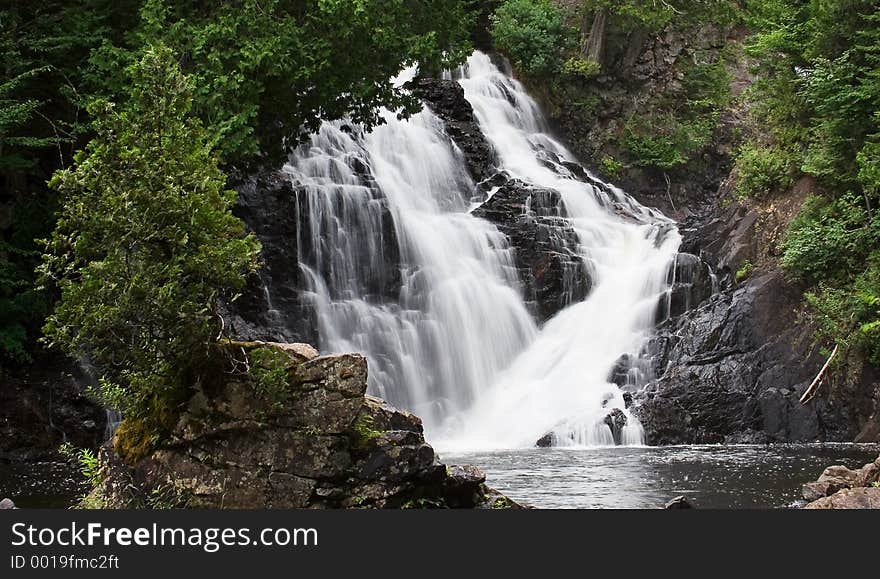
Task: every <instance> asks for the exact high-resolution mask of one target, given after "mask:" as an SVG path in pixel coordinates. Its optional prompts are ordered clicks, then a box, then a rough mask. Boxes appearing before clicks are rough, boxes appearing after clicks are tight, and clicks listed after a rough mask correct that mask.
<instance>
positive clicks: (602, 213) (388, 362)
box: [285, 52, 681, 450]
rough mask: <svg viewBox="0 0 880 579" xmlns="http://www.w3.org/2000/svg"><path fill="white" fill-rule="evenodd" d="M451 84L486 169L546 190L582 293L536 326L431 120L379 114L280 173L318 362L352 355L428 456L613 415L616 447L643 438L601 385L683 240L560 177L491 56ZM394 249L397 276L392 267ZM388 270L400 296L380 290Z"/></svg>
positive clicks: (573, 427) (338, 132) (601, 436)
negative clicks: (458, 91) (423, 442)
mask: <svg viewBox="0 0 880 579" xmlns="http://www.w3.org/2000/svg"><path fill="white" fill-rule="evenodd" d="M411 77H412V72H411V71H409V72H407V73H405V74H404V75H403V76H402V77H401V79H399V80H400V82H403V81H405V80H408V79H409V78H411ZM455 78H456V79H457V80H458V81H459V82H460V84H461V86H462V87H463V89H464V92H465V97H466V98H467V100H468V101H469V102H470V103H471V105H472V106H473V108H474V112H475V115H476V118H477V120H478V122H479V125H480V128H481V130H482V131H483V133H484V134H485V136H486V138H487V140H488V141H489V142H490V144H491V145H492V146H493V148H494V150H495V154H496V156H497V164H498V169H499V170H503V171H506V172H507V173H508V174H509V175H510V176H512V177H515V178H518V179H521V180H523V181H525V182H527V183H531V184H534V185H537V186H540V187H543V188H551V189H555V190H557V191H559V193H560V195H561V197H562V200H563V204H564V207H565V212H566V214H567V218H568V222H569V223H570V224H571V226H572V227H573V229H574V230H575V232H576V234H577V238H578V241H579V252H580V255H581V257H582V259H583V260H584V262H585V263H586V264H587V265H588V269H589V270H590V272H591V278H592V281H593V285H592V290H591V292H590V294H589V295H588V297H587V298H586V299H585V300H584V301H582V302H580V303H576V304H573V305H571V306H569V307H567V308H566V309H564V310H562V311H561V312H559V313H558V314H557V315H556V316H555V317H553V318H552V319H551V320H549V321H548V322H546V323H545V324H544V325H543V326H542V327H541V328H539V327H538V326H537V325H536V322H535V320H534V319H533V318H532V316H531V315H530V313H529V310H528V308H527V306H526V303H525V302H524V300H523V297H522V296H521V295H520V289H519V288H520V283H519V280H518V279H517V270H516V268H515V266H514V256H513V253H512V250H511V249H510V247H509V245H508V242H507V240H506V238H505V237H504V235H503V234H501V233H500V232H499V231H498V230H497V228H495V226H494V225H492V224H491V223H489V222H487V221H485V220H482V219H479V218H477V217H475V216H473V215H472V214H471V212H470V209H471V208H472V203H471V197H472V194H473V192H474V190H475V184H474V183H473V182H472V181H471V179H470V178H469V177H468V171H467V168H466V165H465V162H464V158H463V156H462V153H461V151H459V150H458V148H457V147H456V146H455V145H454V143H453V142H452V141H451V140H450V139H449V137H448V136H447V135H446V134H445V131H444V126H443V123H442V122H441V121H440V120H439V119H438V118H437V117H436V116H435V115H434V114H433V113H432V112H431V111H430V110H429V109H427V108H425V109H424V110H423V111H422V112H421V113H419V114H417V115H415V116H413V117H412V118H410V119H409V120H407V121H401V120H398V119H397V117H396V115H395V114H393V113H390V112H388V113H386V114H385V120H386V124H384V125H382V126H380V127H378V128H376V129H375V130H373V131H372V132H369V133H365V132H364V131H362V130H360V129H359V128H358V127H352V126H350V125H347V124H345V123H343V122H335V123H324V125H323V126H322V127H321V129H320V131H319V132H318V133H317V134H315V135H313V136H312V138H311V141H310V142H309V143H308V144H306V145H304V146H303V147H300V148H299V149H298V150H297V151H296V153H295V154H294V155H293V156H292V158H291V160H290V163H289V164H288V165H287V166H286V167H285V170H286V171H287V172H288V173H289V174H290V176H291V178H292V179H293V181H294V182H295V184H296V185H297V187H298V188H299V189H300V190H302V191H303V192H304V193H303V195H302V198H301V199H300V200H299V211H300V216H299V219H300V223H304V224H306V225H307V226H306V227H302V231H301V233H300V237H301V238H300V240H299V242H298V247H299V248H300V255H299V263H300V267H301V268H303V271H304V272H306V273H307V274H308V277H309V279H310V287H309V288H308V295H309V296H310V297H311V299H312V300H313V304H314V307H315V310H316V312H317V317H318V325H319V328H318V330H319V335H320V337H321V344H320V348H321V350H322V352H324V353H330V352H349V351H359V352H363V353H364V354H365V355H366V356H367V357H368V359H369V364H370V391H371V393H373V394H376V395H379V396H381V397H383V398H386V399H387V400H389V401H390V402H391V403H393V404H395V405H398V406H402V407H404V408H406V409H409V410H411V411H413V412H415V413H416V414H418V415H420V416H421V417H422V419H423V420H424V423H425V429H426V436H427V438H428V440H429V441H430V442H432V444H434V445H435V446H437V447H439V448H441V449H456V450H466V449H467V450H471V449H488V448H517V447H526V446H533V445H534V443H535V441H536V440H537V439H538V438H540V437H542V436H544V435H546V434H548V433H552V436H553V438H554V441H555V443H556V444H559V445H573V446H592V445H609V444H614V439H613V437H612V432H611V429H610V428H609V427H608V426H607V425H606V424H605V423H604V421H603V419H604V417H605V416H606V415H607V414H608V412H609V411H610V410H611V409H614V408H618V409H620V411H621V412H623V413H624V414H625V415H626V416H627V425H626V426H625V427H624V429H623V432H622V439H621V441H620V442H621V443H623V444H642V443H643V442H644V441H643V432H642V429H641V426H640V425H639V423H638V420H637V419H636V418H635V417H634V416H632V415H631V414H630V413H629V411H628V410H627V409H626V408H625V404H624V399H623V395H622V392H621V390H620V389H619V388H618V387H617V386H616V385H615V384H613V383H611V382H610V381H609V375H610V373H611V370H612V368H613V367H614V365H615V362H616V361H617V360H618V359H619V358H620V356H621V355H623V354H630V355H633V356H636V355H638V353H639V352H640V350H641V348H642V346H643V345H644V343H645V341H646V340H647V338H648V337H649V336H650V333H651V331H652V328H653V324H654V320H655V314H656V310H657V305H658V303H659V300H660V299H661V298H662V296H663V295H664V294H665V293H666V292H667V290H668V287H667V272H668V270H669V267H670V264H671V263H672V261H673V259H674V257H675V255H676V253H677V250H678V247H679V245H680V242H681V238H680V236H679V235H678V232H677V230H676V229H675V227H674V224H673V223H672V222H671V221H670V220H668V219H666V218H665V217H664V216H662V215H661V214H659V213H658V212H656V211H653V210H650V209H647V208H644V207H642V206H641V205H639V204H638V203H636V202H635V201H634V200H633V199H631V198H630V197H628V196H627V195H625V194H624V193H623V192H621V191H619V190H617V189H615V188H613V187H610V186H604V185H603V184H601V183H600V182H599V181H598V180H596V181H595V182H592V183H591V182H584V181H583V180H579V179H577V178H576V177H575V176H574V175H572V173H571V172H570V171H569V169H567V168H566V167H565V165H564V164H563V163H562V162H561V161H570V162H575V159H574V157H573V156H572V155H571V153H570V152H569V151H568V150H567V149H566V148H565V147H564V146H563V145H562V144H560V143H559V142H557V141H556V140H555V139H553V138H552V137H551V136H550V135H549V134H548V132H547V130H546V123H545V121H544V118H543V116H542V115H541V112H540V110H539V108H538V106H537V105H536V103H535V101H534V100H533V99H532V98H531V97H530V96H529V95H528V94H527V93H526V91H525V90H524V88H523V87H522V85H521V84H520V83H518V82H517V81H515V80H514V79H512V78H511V77H510V76H509V75H507V74H505V73H503V72H502V71H501V70H500V69H499V68H498V67H496V66H495V65H494V64H493V63H492V62H491V60H490V59H489V57H488V56H487V55H485V54H482V53H479V52H477V53H475V54H474V55H473V56H471V58H470V59H469V60H468V62H467V64H466V65H465V66H464V67H462V68H461V69H460V70H459V71H457V72H456V73H455ZM615 204H617V206H618V207H624V208H625V209H626V211H625V212H624V214H625V215H623V216H621V215H618V213H616V212H614V211H612V210H611V209H609V208H611V207H613V206H614V205H615ZM389 220H390V223H389ZM392 242H393V243H396V247H397V253H398V255H397V256H394V257H396V259H397V261H398V263H399V271H389V266H388V263H389V261H394V260H389V255H387V253H388V249H387V248H388V244H389V243H392ZM397 276H399V291H398V292H397V295H394V296H389V295H383V292H382V291H381V288H387V287H388V286H389V283H388V282H389V279H398V277H397ZM386 293H387V292H386Z"/></svg>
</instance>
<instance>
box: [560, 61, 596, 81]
mask: <svg viewBox="0 0 880 579" xmlns="http://www.w3.org/2000/svg"><path fill="white" fill-rule="evenodd" d="M600 72H602V65H601V64H599V63H598V62H596V61H595V60H590V59H587V58H581V57H579V56H573V57H571V58H569V59H568V60H566V61H565V63H564V64H563V65H562V73H563V74H567V75H569V76H574V77H580V78H593V77H594V76H596V75H598V74H599V73H600Z"/></svg>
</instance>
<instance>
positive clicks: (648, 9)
mask: <svg viewBox="0 0 880 579" xmlns="http://www.w3.org/2000/svg"><path fill="white" fill-rule="evenodd" d="M582 9H583V10H585V11H587V12H593V11H595V10H606V11H608V13H609V14H610V15H611V16H612V18H614V20H615V22H616V25H617V26H618V27H619V28H620V29H621V30H623V31H632V30H635V29H639V28H641V29H644V30H647V31H649V32H659V31H660V30H662V29H663V28H664V27H665V26H667V25H668V24H671V23H674V24H677V25H689V24H699V23H704V22H713V23H717V24H730V23H733V22H736V21H737V20H738V19H739V10H738V6H737V4H736V2H731V1H729V0H663V1H660V2H654V1H652V2H646V1H645V0H584V2H583V8H582Z"/></svg>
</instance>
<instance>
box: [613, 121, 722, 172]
mask: <svg viewBox="0 0 880 579" xmlns="http://www.w3.org/2000/svg"><path fill="white" fill-rule="evenodd" d="M714 129H715V123H714V122H713V121H712V120H711V119H707V118H696V119H693V120H681V119H679V118H678V117H677V116H676V115H675V114H674V113H671V112H661V113H656V114H654V115H647V116H633V117H631V118H630V119H629V120H628V121H627V123H626V125H625V126H624V136H623V141H622V145H623V147H624V149H625V150H626V151H627V153H629V155H630V156H631V157H632V158H633V159H635V164H636V165H640V166H648V167H656V168H658V169H664V170H665V169H672V168H675V167H678V166H680V165H684V164H685V163H687V162H688V161H689V160H690V159H691V158H692V156H693V155H694V154H695V153H697V152H698V151H700V150H702V149H703V147H705V146H706V144H707V143H708V142H709V140H710V139H711V137H712V132H713V130H714Z"/></svg>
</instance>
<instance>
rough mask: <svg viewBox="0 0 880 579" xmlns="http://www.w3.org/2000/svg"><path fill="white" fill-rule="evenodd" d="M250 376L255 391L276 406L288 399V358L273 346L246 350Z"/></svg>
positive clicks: (280, 405)
mask: <svg viewBox="0 0 880 579" xmlns="http://www.w3.org/2000/svg"><path fill="white" fill-rule="evenodd" d="M248 358H249V366H250V372H249V374H250V377H251V380H253V384H254V388H255V389H256V390H257V393H258V394H259V395H260V396H262V397H263V398H265V399H266V400H268V401H269V402H270V403H271V404H272V405H273V406H275V407H276V408H280V407H282V406H283V405H284V403H285V402H286V401H287V400H288V395H289V393H290V392H289V391H290V387H289V385H288V380H289V378H288V368H289V366H290V358H289V357H288V356H287V354H285V353H284V352H279V351H278V350H276V349H274V348H256V349H253V350H251V351H250V352H248Z"/></svg>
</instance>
